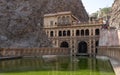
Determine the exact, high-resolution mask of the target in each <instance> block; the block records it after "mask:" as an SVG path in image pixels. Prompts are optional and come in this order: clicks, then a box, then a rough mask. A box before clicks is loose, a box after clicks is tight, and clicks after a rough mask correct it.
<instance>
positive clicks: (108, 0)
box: [82, 0, 114, 14]
mask: <svg viewBox="0 0 120 75" xmlns="http://www.w3.org/2000/svg"><path fill="white" fill-rule="evenodd" d="M82 2H83V5H84V7H85V9H86V10H87V12H88V13H89V14H91V13H94V12H96V11H97V10H99V8H104V7H110V6H112V4H113V3H114V0H82Z"/></svg>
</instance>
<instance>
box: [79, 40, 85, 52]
mask: <svg viewBox="0 0 120 75" xmlns="http://www.w3.org/2000/svg"><path fill="white" fill-rule="evenodd" d="M78 52H79V53H87V43H86V42H84V41H82V42H80V43H79V44H78Z"/></svg>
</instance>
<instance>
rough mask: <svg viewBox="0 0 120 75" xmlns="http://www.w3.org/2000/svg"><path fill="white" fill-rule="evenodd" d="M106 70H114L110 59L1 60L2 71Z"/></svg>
mask: <svg viewBox="0 0 120 75" xmlns="http://www.w3.org/2000/svg"><path fill="white" fill-rule="evenodd" d="M53 70H54V71H81V70H88V71H100V72H101V71H104V72H113V70H112V67H111V65H110V63H109V62H108V60H100V59H94V58H83V57H77V58H76V57H72V58H71V57H54V58H50V59H48V58H44V59H43V58H23V59H15V60H3V61H0V72H2V73H4V72H26V71H53Z"/></svg>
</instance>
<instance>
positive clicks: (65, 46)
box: [60, 41, 69, 48]
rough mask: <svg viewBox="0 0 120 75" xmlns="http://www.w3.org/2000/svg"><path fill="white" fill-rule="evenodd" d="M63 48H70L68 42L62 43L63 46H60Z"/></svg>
mask: <svg viewBox="0 0 120 75" xmlns="http://www.w3.org/2000/svg"><path fill="white" fill-rule="evenodd" d="M60 47H61V48H68V47H69V44H68V43H67V42H65V41H64V42H62V43H61V45H60Z"/></svg>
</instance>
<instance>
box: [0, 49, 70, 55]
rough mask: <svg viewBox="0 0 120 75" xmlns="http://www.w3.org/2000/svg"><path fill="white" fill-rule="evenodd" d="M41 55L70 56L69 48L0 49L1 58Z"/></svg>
mask: <svg viewBox="0 0 120 75" xmlns="http://www.w3.org/2000/svg"><path fill="white" fill-rule="evenodd" d="M42 55H70V49H69V48H26V49H25V48H3V49H0V56H1V57H11V56H15V57H18V56H22V57H26V56H42Z"/></svg>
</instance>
